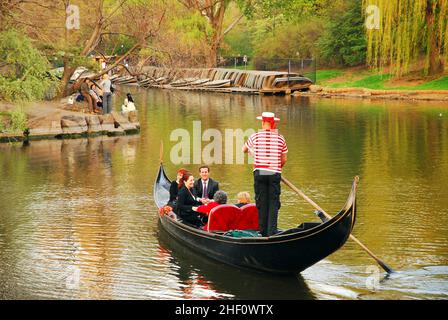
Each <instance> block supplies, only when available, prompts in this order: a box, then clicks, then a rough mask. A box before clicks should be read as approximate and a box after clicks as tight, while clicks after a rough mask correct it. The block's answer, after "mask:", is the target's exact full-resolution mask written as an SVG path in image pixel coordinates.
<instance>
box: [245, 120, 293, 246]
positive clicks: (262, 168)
mask: <svg viewBox="0 0 448 320" xmlns="http://www.w3.org/2000/svg"><path fill="white" fill-rule="evenodd" d="M257 119H258V120H262V130H259V131H258V132H256V133H254V134H252V135H251V136H250V137H249V139H248V140H247V141H246V143H245V144H244V146H243V152H244V153H247V152H249V153H250V154H251V155H252V156H253V157H254V189H255V203H256V206H257V209H258V221H259V226H260V233H261V235H262V236H263V237H269V236H271V235H274V234H275V233H277V217H278V210H279V209H280V193H281V188H280V180H281V173H282V167H283V166H284V164H285V163H286V153H287V152H288V147H287V146H286V141H285V138H284V137H283V136H282V135H280V134H279V133H278V130H277V129H276V122H277V121H280V119H279V118H276V117H275V114H274V113H272V112H263V114H262V115H261V116H260V117H257Z"/></svg>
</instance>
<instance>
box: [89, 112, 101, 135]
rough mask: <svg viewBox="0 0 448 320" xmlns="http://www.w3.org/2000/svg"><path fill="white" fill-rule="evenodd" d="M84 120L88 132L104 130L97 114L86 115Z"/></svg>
mask: <svg viewBox="0 0 448 320" xmlns="http://www.w3.org/2000/svg"><path fill="white" fill-rule="evenodd" d="M86 122H87V126H88V132H89V133H101V132H103V131H104V130H103V127H102V126H101V121H100V118H99V116H86Z"/></svg>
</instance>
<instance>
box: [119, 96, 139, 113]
mask: <svg viewBox="0 0 448 320" xmlns="http://www.w3.org/2000/svg"><path fill="white" fill-rule="evenodd" d="M135 110H136V109H135V104H134V98H132V95H131V94H130V93H128V94H127V95H126V99H124V104H123V105H122V106H121V113H127V112H130V111H135Z"/></svg>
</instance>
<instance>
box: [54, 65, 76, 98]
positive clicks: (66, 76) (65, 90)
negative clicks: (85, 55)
mask: <svg viewBox="0 0 448 320" xmlns="http://www.w3.org/2000/svg"><path fill="white" fill-rule="evenodd" d="M75 70H76V69H75V68H73V67H70V66H69V65H68V63H67V61H64V73H63V74H62V79H61V83H60V85H59V95H58V98H59V99H60V98H63V97H66V96H68V95H70V94H71V90H70V88H69V87H68V83H69V81H70V78H71V77H72V75H73V72H75Z"/></svg>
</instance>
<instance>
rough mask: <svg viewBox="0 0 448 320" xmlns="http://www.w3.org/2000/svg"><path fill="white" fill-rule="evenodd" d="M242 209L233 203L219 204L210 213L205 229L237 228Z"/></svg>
mask: <svg viewBox="0 0 448 320" xmlns="http://www.w3.org/2000/svg"><path fill="white" fill-rule="evenodd" d="M239 213H240V209H239V208H238V207H235V206H234V205H231V204H222V205H219V206H217V207H215V208H213V209H212V211H210V213H209V214H208V222H207V224H206V225H205V226H204V230H205V231H228V230H233V229H235V222H236V221H237V219H238V216H239Z"/></svg>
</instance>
